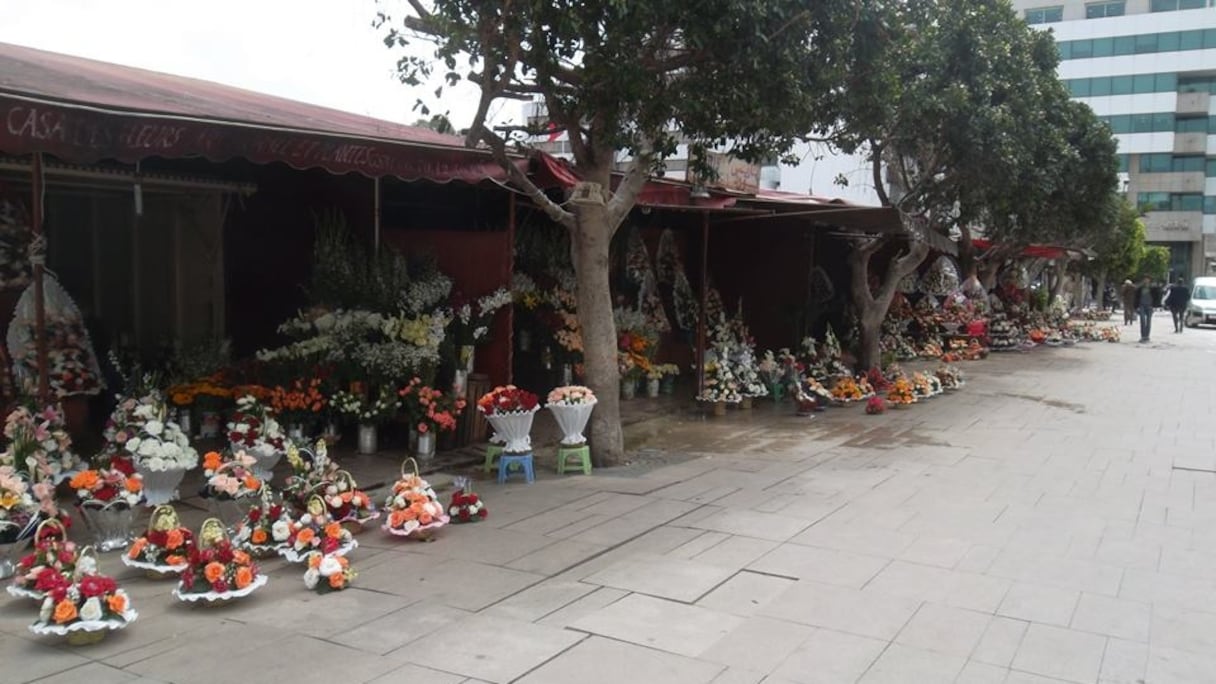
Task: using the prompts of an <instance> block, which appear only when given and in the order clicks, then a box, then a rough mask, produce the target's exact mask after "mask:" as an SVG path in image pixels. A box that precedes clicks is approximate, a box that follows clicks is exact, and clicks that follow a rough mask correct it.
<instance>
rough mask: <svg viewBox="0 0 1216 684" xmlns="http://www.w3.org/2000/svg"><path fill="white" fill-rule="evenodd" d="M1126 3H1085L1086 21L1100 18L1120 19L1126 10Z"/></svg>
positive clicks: (1116, 1) (1115, 0)
mask: <svg viewBox="0 0 1216 684" xmlns="http://www.w3.org/2000/svg"><path fill="white" fill-rule="evenodd" d="M1126 5H1127V3H1125V2H1124V1H1123V0H1114V1H1113V2H1087V3H1085V18H1086V19H1101V18H1102V17H1121V16H1123V11H1124V9H1126Z"/></svg>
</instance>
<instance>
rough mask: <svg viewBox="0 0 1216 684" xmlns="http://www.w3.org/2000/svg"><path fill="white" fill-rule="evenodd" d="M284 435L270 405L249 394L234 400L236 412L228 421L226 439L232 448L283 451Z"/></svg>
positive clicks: (259, 451)
mask: <svg viewBox="0 0 1216 684" xmlns="http://www.w3.org/2000/svg"><path fill="white" fill-rule="evenodd" d="M285 437H286V436H285V435H284V434H283V427H282V426H281V425H279V421H278V420H277V419H275V417H274V412H273V411H272V410H271V409H270V407H268V406H265V405H263V404H262V403H261V402H260V401H258V399H257V398H256V397H254V396H253V395H249V394H246V395H245V396H242V397H241V398H240V399H237V400H236V412H235V413H233V414H232V420H231V421H229V422H228V441H229V443H231V444H232V447H233V448H234V449H244V450H247V451H252V452H255V453H258V454H268V453H279V452H282V451H283V442H284V439H285Z"/></svg>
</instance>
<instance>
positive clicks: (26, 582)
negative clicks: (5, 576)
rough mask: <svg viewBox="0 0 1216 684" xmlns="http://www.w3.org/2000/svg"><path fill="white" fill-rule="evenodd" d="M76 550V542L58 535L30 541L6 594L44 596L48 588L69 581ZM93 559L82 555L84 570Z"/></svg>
mask: <svg viewBox="0 0 1216 684" xmlns="http://www.w3.org/2000/svg"><path fill="white" fill-rule="evenodd" d="M78 553H79V549H78V548H77V546H76V542H73V541H70V540H65V539H64V538H63V537H62V530H60V534H54V535H45V536H42V537H40V538H39V539H38V540H37V541H36V542H35V544H34V549H33V551H31V552H30V553H28V554H26V555H24V556H22V557H21V560H19V561H17V570H16V573H15V574H14V575H13V583H12V586H11V587H10V588H9V593H11V594H15V595H18V596H27V597H30V598H38V599H41V598H44V597H45V596H46V594H47V592H48V591H50V590H51V589H52V588H54V587H57V586H60V585H61V584H62V583H63V582H65V581H68V582H70V580H71V578H72V577H73V576H74V575H75V573H76V565H77V560H78V556H77V554H78ZM95 565H96V561H95V560H94V558H93V557H92V556H86V557H85V568H84V569H85V570H88V569H90V567H92V568H93V569H94V570H95V569H96V568H95Z"/></svg>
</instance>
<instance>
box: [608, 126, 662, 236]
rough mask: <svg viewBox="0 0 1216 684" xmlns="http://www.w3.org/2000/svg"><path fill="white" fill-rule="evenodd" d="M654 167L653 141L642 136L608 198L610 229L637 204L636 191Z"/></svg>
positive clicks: (640, 188) (619, 222)
mask: <svg viewBox="0 0 1216 684" xmlns="http://www.w3.org/2000/svg"><path fill="white" fill-rule="evenodd" d="M653 167H654V141H652V140H651V139H650V138H644V139H643V140H642V144H641V145H639V146H638V149H637V150H635V153H634V155H633V163H632V164H630V166H629V170H628V171H627V172H625V178H624V179H622V180H621V184H620V185H618V186H617V188H616V192H614V193H613V194H612V199H610V200H608V220H609V221H611V222H612V230H613V231H614V232H615V231H616V227H617V226H619V225H621V222H622V221H624V220H625V216H626V215H627V214H628V213H629V211H630V210H631V209H633V206H634V205H635V204H637V200H638V193H640V192H641V191H642V187H643V186H644V185H646V181H647V180H648V179H649V178H650V170H651V169H652V168H653Z"/></svg>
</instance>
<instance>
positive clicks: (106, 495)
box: [68, 457, 144, 506]
mask: <svg viewBox="0 0 1216 684" xmlns="http://www.w3.org/2000/svg"><path fill="white" fill-rule="evenodd" d="M68 485H69V486H70V487H71V488H72V489H73V490H74V491H75V492H76V498H77V501H78V503H81V504H84V503H89V502H93V503H96V504H102V505H105V504H109V503H113V502H118V503H122V504H126V505H127V506H135V505H136V504H138V503H139V502H140V501H141V500H142V499H143V496H144V495H143V489H144V484H143V478H142V477H140V476H139V475H137V474H136V473H135V467H134V466H133V465H131V462H130V461H128V460H127V459H125V458H121V457H119V458H114V459H111V461H110V464H109V467H104V466H103V467H100V468H95V469H94V468H90V469H89V470H82V471H80V472H79V473H76V474H75V475H73V476H72V479H71V481H70V482H69V483H68Z"/></svg>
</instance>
